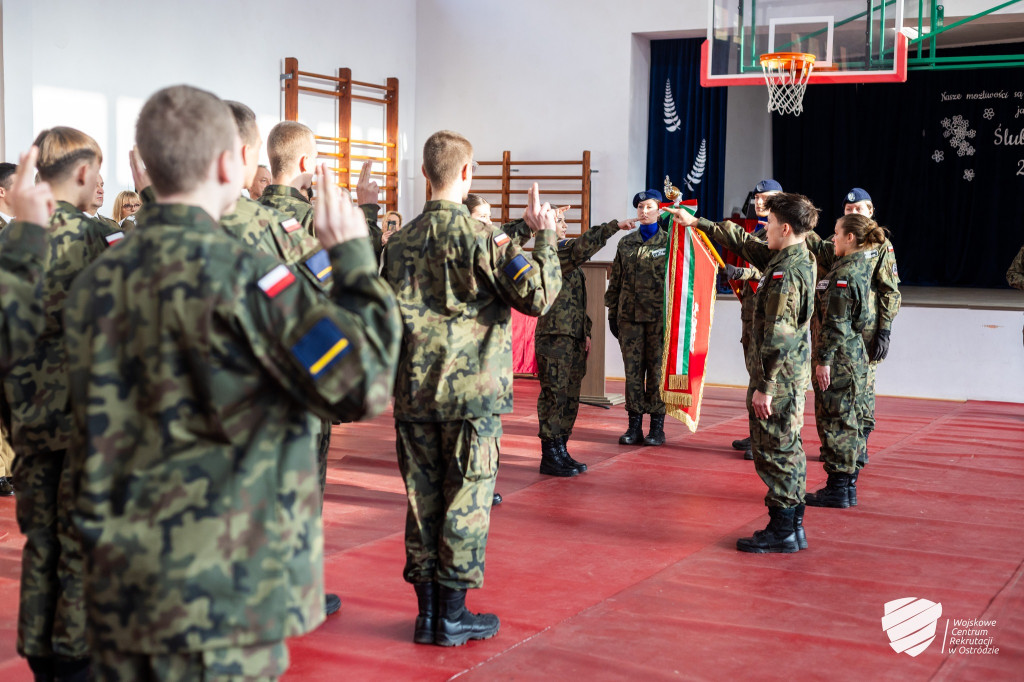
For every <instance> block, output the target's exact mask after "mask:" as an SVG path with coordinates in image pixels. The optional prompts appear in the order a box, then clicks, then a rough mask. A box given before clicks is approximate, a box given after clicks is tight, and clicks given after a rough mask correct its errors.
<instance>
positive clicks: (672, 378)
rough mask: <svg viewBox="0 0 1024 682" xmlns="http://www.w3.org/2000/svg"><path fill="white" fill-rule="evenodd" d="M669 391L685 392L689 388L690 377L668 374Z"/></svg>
mask: <svg viewBox="0 0 1024 682" xmlns="http://www.w3.org/2000/svg"><path fill="white" fill-rule="evenodd" d="M668 388H669V390H670V391H685V390H686V389H688V388H690V377H689V375H687V374H670V375H669V376H668Z"/></svg>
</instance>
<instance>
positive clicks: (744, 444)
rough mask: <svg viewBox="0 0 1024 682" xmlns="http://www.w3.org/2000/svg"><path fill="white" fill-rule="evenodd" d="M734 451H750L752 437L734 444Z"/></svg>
mask: <svg viewBox="0 0 1024 682" xmlns="http://www.w3.org/2000/svg"><path fill="white" fill-rule="evenodd" d="M732 449H733V450H749V449H750V436H747V437H746V438H740V439H739V440H734V441H733V442H732Z"/></svg>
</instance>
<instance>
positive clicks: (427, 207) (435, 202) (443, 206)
mask: <svg viewBox="0 0 1024 682" xmlns="http://www.w3.org/2000/svg"><path fill="white" fill-rule="evenodd" d="M431 211H452V212H453V213H462V214H464V215H467V216H468V215H469V207H468V206H466V205H465V204H457V203H455V202H454V201H445V200H444V199H431V200H430V201H428V202H427V203H425V204H423V212H424V213H430V212H431Z"/></svg>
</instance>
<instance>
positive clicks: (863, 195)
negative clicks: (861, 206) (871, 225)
mask: <svg viewBox="0 0 1024 682" xmlns="http://www.w3.org/2000/svg"><path fill="white" fill-rule="evenodd" d="M858 201H871V195H870V194H868V193H867V192H865V191H864V190H862V189H861V188H860V187H854V188H853V189H851V190H850V191H849V192H847V193H846V196H845V197H843V206H846V205H847V204H856V203H857V202H858Z"/></svg>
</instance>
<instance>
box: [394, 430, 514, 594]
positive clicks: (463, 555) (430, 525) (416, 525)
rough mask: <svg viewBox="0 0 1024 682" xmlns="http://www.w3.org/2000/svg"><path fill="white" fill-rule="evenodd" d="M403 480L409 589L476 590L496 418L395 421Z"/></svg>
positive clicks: (494, 460)
mask: <svg viewBox="0 0 1024 682" xmlns="http://www.w3.org/2000/svg"><path fill="white" fill-rule="evenodd" d="M395 432H396V435H397V438H396V447H397V449H398V468H399V470H401V472H402V478H403V479H405V490H406V494H407V497H408V502H409V505H408V509H407V513H406V521H405V571H404V572H403V575H404V577H405V580H406V581H407V582H410V583H413V584H419V583H428V582H431V581H435V580H436V581H437V582H439V583H441V584H442V585H445V586H447V587H450V588H452V589H457V590H465V589H470V588H476V587H482V586H483V584H484V555H485V550H486V549H487V532H488V530H489V528H490V524H491V502H492V501H493V498H494V477H495V475H496V474H497V472H498V447H499V445H500V441H501V418H500V417H499V416H498V415H493V416H491V417H483V418H480V419H467V420H464V421H451V422H403V421H397V420H396V421H395Z"/></svg>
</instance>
